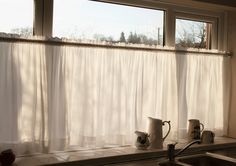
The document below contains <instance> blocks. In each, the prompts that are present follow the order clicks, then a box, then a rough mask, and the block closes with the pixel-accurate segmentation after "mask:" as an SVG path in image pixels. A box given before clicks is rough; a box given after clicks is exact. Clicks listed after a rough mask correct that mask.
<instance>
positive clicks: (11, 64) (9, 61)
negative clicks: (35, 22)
mask: <svg viewBox="0 0 236 166" xmlns="http://www.w3.org/2000/svg"><path fill="white" fill-rule="evenodd" d="M45 60H46V59H45V49H44V45H39V44H33V43H32V44H30V43H11V42H0V150H4V149H6V148H13V149H14V150H15V151H16V152H17V153H19V154H23V153H28V152H30V153H34V152H37V151H43V147H44V146H45V145H44V140H45V138H46V134H47V126H46V121H47V114H46V111H47V93H46V92H47V79H46V74H47V73H46V61H45Z"/></svg>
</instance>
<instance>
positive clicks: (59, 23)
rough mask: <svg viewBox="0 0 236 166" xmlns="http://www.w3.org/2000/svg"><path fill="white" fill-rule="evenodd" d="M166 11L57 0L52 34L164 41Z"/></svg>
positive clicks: (97, 39)
mask: <svg viewBox="0 0 236 166" xmlns="http://www.w3.org/2000/svg"><path fill="white" fill-rule="evenodd" d="M163 15H164V12H163V11H159V10H152V9H145V8H138V7H130V6H124V5H116V4H109V3H103V2H94V1H88V0H70V1H65V0H55V1H54V18H53V20H54V21H53V36H57V37H66V38H70V39H81V40H93V41H94V40H95V41H98V42H99V41H108V42H111V43H118V42H126V43H135V44H148V45H157V44H158V45H162V44H163Z"/></svg>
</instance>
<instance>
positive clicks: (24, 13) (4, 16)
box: [0, 0, 33, 36]
mask: <svg viewBox="0 0 236 166" xmlns="http://www.w3.org/2000/svg"><path fill="white" fill-rule="evenodd" d="M0 21H1V26H0V32H5V33H15V34H20V35H22V36H31V35H32V34H33V0H23V1H19V0H0Z"/></svg>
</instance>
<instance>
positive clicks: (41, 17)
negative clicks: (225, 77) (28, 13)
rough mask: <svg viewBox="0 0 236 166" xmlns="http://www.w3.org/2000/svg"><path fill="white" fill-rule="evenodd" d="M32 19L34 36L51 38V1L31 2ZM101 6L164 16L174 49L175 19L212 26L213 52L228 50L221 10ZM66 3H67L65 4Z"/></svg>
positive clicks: (152, 0)
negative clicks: (157, 12) (151, 11)
mask: <svg viewBox="0 0 236 166" xmlns="http://www.w3.org/2000/svg"><path fill="white" fill-rule="evenodd" d="M34 1H35V19H34V35H39V36H46V37H51V36H52V29H53V0H34ZM97 1H101V2H108V3H115V4H121V5H129V6H137V7H144V8H150V9H156V10H163V11H164V12H165V14H164V15H165V16H164V17H165V18H164V45H165V46H169V47H175V27H176V26H175V23H176V18H180V19H181V18H182V19H189V20H194V21H204V22H208V23H211V24H212V45H211V48H212V49H218V50H227V14H226V12H224V10H223V9H222V10H221V9H219V8H217V9H212V7H211V8H209V9H207V8H205V9H199V6H196V7H193V6H192V7H189V6H183V5H181V4H180V5H178V4H177V5H176V4H173V3H165V2H163V1H156V0H137V1H134V0H97ZM65 3H66V1H65Z"/></svg>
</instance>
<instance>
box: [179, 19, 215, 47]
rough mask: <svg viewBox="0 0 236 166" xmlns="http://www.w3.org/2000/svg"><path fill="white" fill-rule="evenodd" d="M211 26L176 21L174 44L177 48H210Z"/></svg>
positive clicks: (181, 20) (204, 23)
mask: <svg viewBox="0 0 236 166" xmlns="http://www.w3.org/2000/svg"><path fill="white" fill-rule="evenodd" d="M211 27H212V24H210V23H206V22H199V21H190V20H183V19H176V32H175V44H176V46H177V47H191V48H207V49H210V48H211V29H212V28H211Z"/></svg>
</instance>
